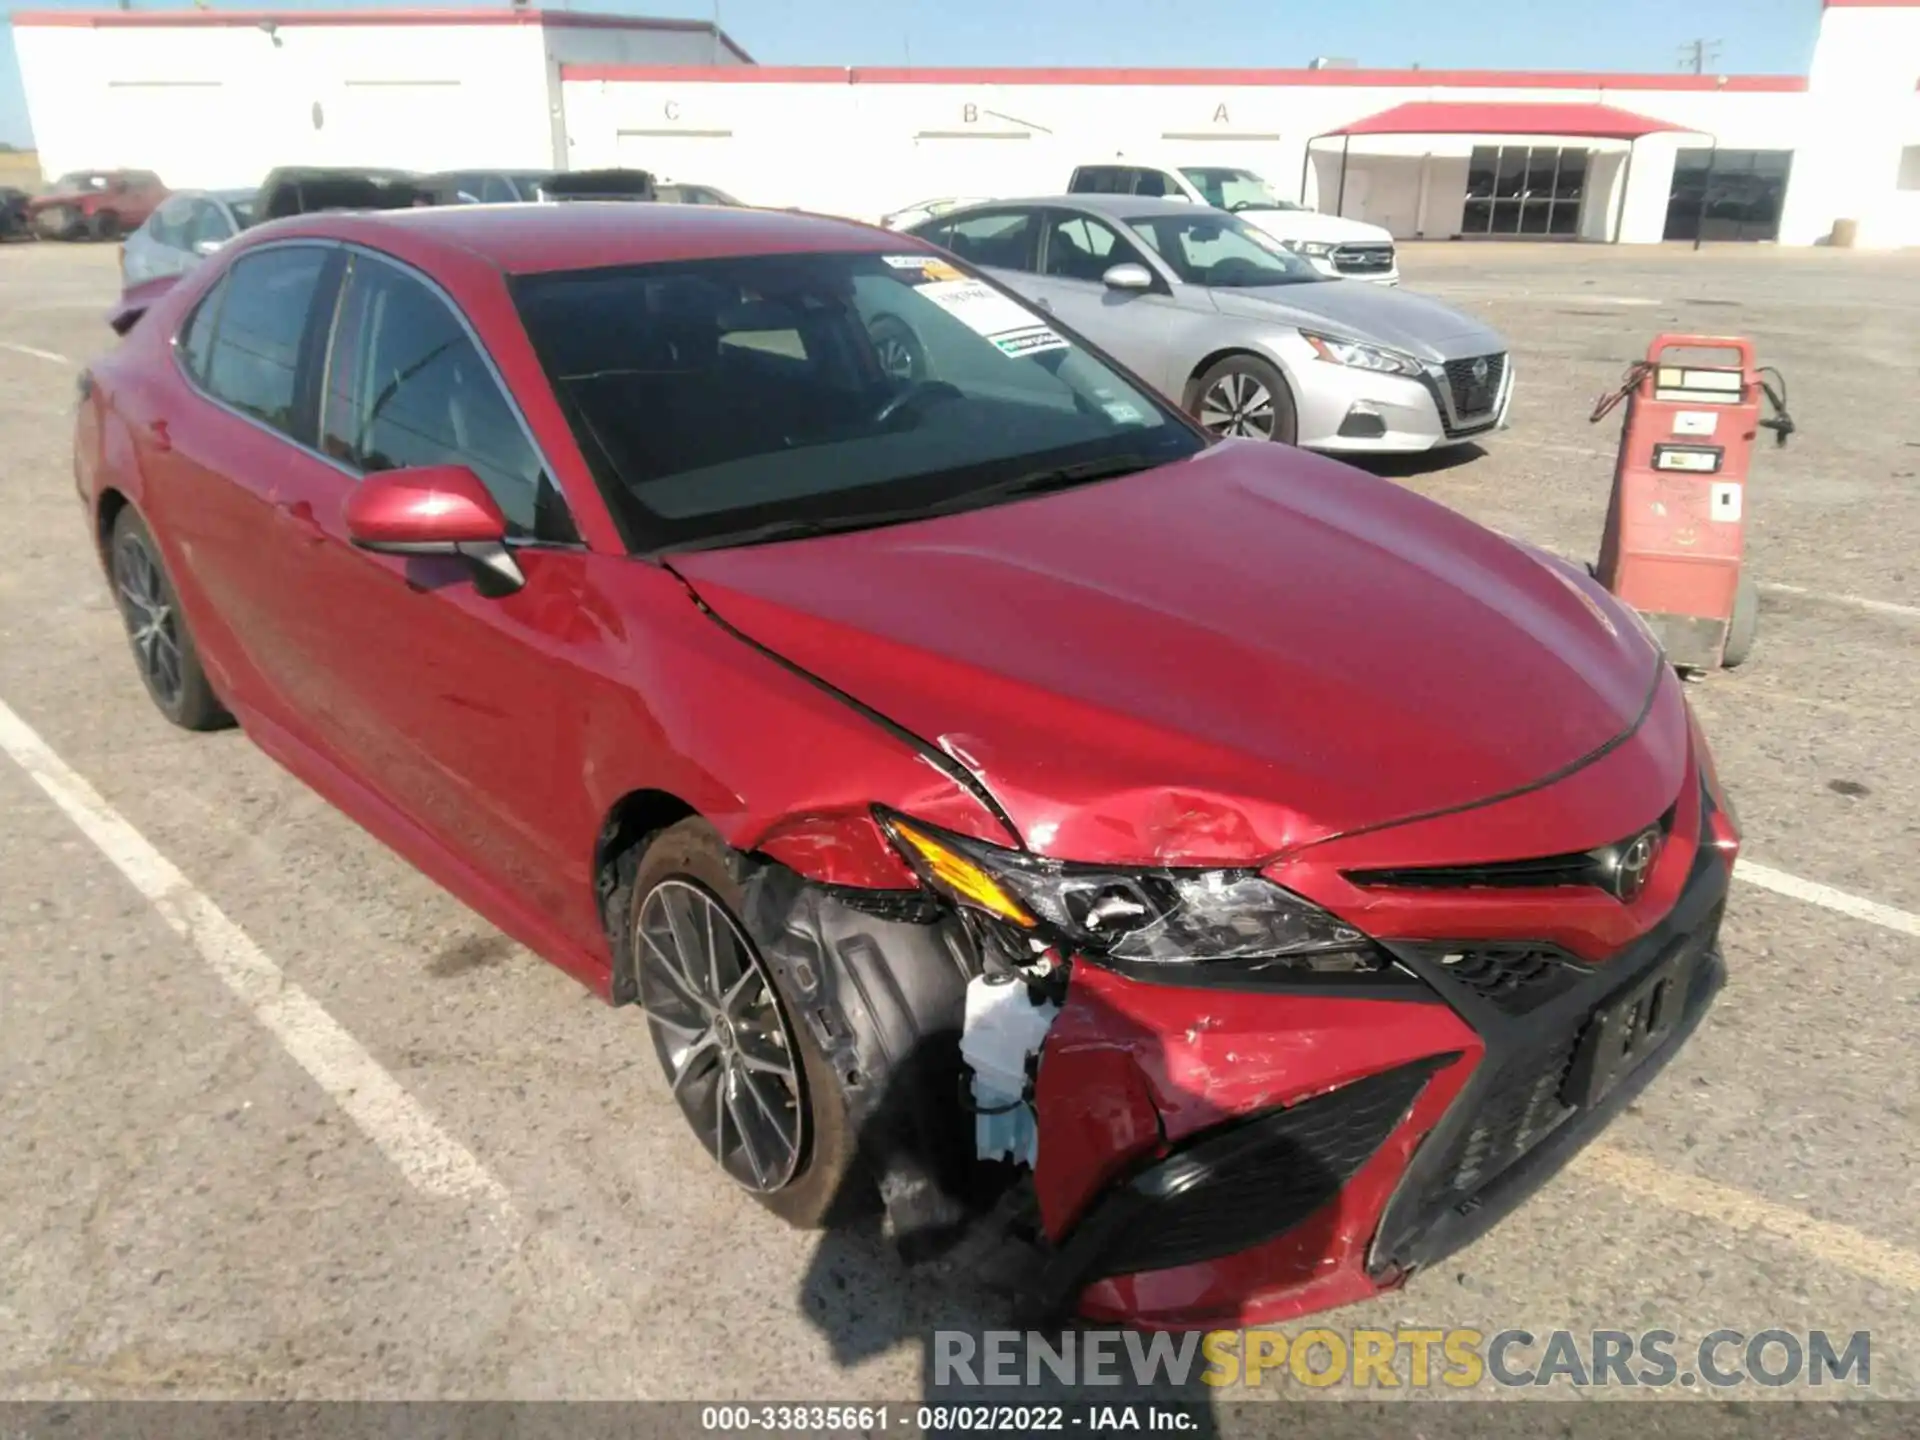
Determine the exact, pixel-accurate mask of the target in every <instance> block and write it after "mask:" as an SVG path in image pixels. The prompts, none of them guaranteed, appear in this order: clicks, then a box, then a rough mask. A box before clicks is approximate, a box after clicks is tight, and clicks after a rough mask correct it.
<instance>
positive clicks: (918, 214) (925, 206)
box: [880, 195, 987, 230]
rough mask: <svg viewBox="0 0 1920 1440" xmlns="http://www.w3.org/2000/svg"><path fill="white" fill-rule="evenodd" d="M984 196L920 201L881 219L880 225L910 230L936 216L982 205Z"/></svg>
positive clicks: (984, 200)
mask: <svg viewBox="0 0 1920 1440" xmlns="http://www.w3.org/2000/svg"><path fill="white" fill-rule="evenodd" d="M986 199H987V197H986V196H984V195H970V196H961V197H958V198H949V199H944V200H920V201H916V202H915V203H914V204H912V205H908V206H906V207H904V208H903V209H899V210H895V211H893V212H892V213H890V214H887V215H882V216H881V217H880V224H881V225H882V226H883V227H884V228H886V229H888V230H910V229H912V228H913V227H914V226H915V225H918V224H920V223H922V222H923V221H927V220H931V219H933V218H934V217H935V216H939V215H945V214H946V213H947V212H948V211H950V210H958V209H960V208H961V207H962V206H965V205H980V204H984V203H985V202H986Z"/></svg>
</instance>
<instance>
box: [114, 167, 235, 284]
mask: <svg viewBox="0 0 1920 1440" xmlns="http://www.w3.org/2000/svg"><path fill="white" fill-rule="evenodd" d="M258 199H259V191H257V190H176V191H174V193H173V194H171V195H169V196H168V197H167V198H166V199H165V200H164V201H162V202H161V203H160V207H159V208H158V209H157V210H155V211H154V212H153V214H151V215H149V216H148V217H147V223H146V224H144V225H142V226H141V227H140V228H139V229H138V230H136V231H134V232H133V233H132V234H131V235H129V236H128V237H127V238H126V241H125V242H124V243H123V244H122V245H121V247H120V281H121V283H122V284H123V285H140V284H144V283H145V282H146V281H148V280H153V279H156V278H158V277H159V276H162V275H184V274H185V273H186V272H187V271H189V270H191V269H192V268H193V267H194V266H195V265H198V264H199V263H200V262H201V261H202V260H204V259H206V257H207V256H209V255H211V254H213V253H214V252H215V251H216V250H218V249H219V248H220V247H221V246H222V245H224V244H226V243H227V241H229V240H231V239H232V238H233V237H234V236H236V235H238V234H239V233H240V232H241V231H242V230H244V229H246V228H247V227H248V226H249V225H251V224H252V223H253V207H254V204H255V202H256V201H257V200H258Z"/></svg>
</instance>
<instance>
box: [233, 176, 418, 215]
mask: <svg viewBox="0 0 1920 1440" xmlns="http://www.w3.org/2000/svg"><path fill="white" fill-rule="evenodd" d="M432 203H433V201H432V197H431V196H430V195H429V194H428V193H427V192H426V191H425V190H424V189H422V188H421V184H420V177H419V176H418V175H416V174H415V173H414V172H413V171H411V170H389V169H382V168H379V167H365V166H346V165H283V166H280V167H278V168H276V169H273V170H270V171H268V172H267V178H266V179H265V180H263V181H261V182H260V189H259V191H258V192H257V194H256V195H255V197H254V202H253V220H254V223H255V224H259V223H261V222H263V221H267V220H282V219H285V218H286V217H287V216H289V215H310V214H312V213H313V212H314V211H316V210H404V209H407V208H409V207H411V206H415V205H430V204H432Z"/></svg>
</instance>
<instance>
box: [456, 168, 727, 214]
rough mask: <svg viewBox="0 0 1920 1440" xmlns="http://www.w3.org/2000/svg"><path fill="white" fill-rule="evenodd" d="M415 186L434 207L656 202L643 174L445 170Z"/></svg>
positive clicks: (651, 184) (648, 177)
mask: <svg viewBox="0 0 1920 1440" xmlns="http://www.w3.org/2000/svg"><path fill="white" fill-rule="evenodd" d="M420 187H421V189H423V190H424V191H426V192H427V193H428V194H429V195H431V196H432V203H433V204H436V205H538V204H544V203H548V202H552V201H558V200H655V199H658V198H660V197H659V188H658V187H657V186H656V185H655V184H654V180H653V176H652V175H651V174H649V173H648V172H647V171H645V170H621V169H608V170H447V171H442V172H440V173H438V174H434V175H424V176H422V177H421V178H420ZM716 193H717V192H716Z"/></svg>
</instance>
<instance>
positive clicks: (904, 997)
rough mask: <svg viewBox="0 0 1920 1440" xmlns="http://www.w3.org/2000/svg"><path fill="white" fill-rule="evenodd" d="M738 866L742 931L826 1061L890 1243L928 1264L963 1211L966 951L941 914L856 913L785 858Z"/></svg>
mask: <svg viewBox="0 0 1920 1440" xmlns="http://www.w3.org/2000/svg"><path fill="white" fill-rule="evenodd" d="M743 863H746V864H747V866H748V869H747V871H746V875H745V895H744V902H743V905H742V910H741V917H740V918H741V920H742V921H743V922H744V923H745V925H746V929H747V933H748V935H750V936H751V937H752V939H753V942H754V944H755V945H756V946H757V947H758V948H759V950H760V953H761V955H762V956H763V957H764V958H765V959H766V960H767V962H768V965H769V966H770V968H771V969H772V971H773V977H774V981H775V983H776V984H777V985H778V986H779V987H780V991H781V994H782V996H783V998H784V999H785V1000H786V1002H787V1005H788V1008H789V1010H790V1012H791V1013H793V1015H794V1018H795V1020H796V1021H797V1023H799V1024H802V1025H805V1026H806V1027H807V1028H808V1029H809V1030H811V1031H812V1033H813V1036H814V1039H815V1040H816V1041H817V1042H818V1043H819V1046H820V1049H821V1052H822V1053H823V1054H824V1055H825V1056H826V1058H827V1062H828V1064H829V1065H831V1066H832V1069H833V1076H834V1080H835V1081H836V1082H837V1083H838V1084H839V1086H840V1089H841V1094H842V1096H843V1097H844V1100H845V1105H846V1115H847V1120H848V1122H849V1123H850V1124H851V1125H852V1126H853V1127H854V1129H855V1132H856V1134H857V1136H858V1139H859V1147H860V1155H861V1159H862V1161H863V1162H864V1165H865V1167H866V1170H867V1172H868V1174H869V1175H871V1177H872V1179H873V1181H874V1183H875V1184H876V1186H877V1187H878V1189H879V1191H880V1198H881V1202H882V1203H883V1204H884V1206H885V1207H886V1212H887V1227H888V1229H889V1230H890V1232H891V1234H892V1238H893V1241H894V1244H895V1246H896V1247H897V1248H898V1249H899V1251H900V1253H901V1254H902V1256H903V1257H904V1258H906V1259H907V1260H908V1261H910V1262H912V1261H918V1260H923V1259H930V1258H932V1257H933V1256H935V1255H937V1254H940V1253H942V1252H943V1251H944V1250H946V1249H947V1248H949V1247H950V1246H951V1245H952V1244H953V1243H955V1242H956V1241H957V1239H958V1238H959V1236H960V1235H961V1234H963V1233H964V1231H965V1229H966V1227H967V1226H968V1224H969V1223H970V1222H971V1221H972V1219H973V1218H974V1217H973V1204H972V1194H971V1184H972V1180H973V1173H972V1172H973V1160H972V1157H971V1156H970V1155H969V1154H968V1153H967V1135H966V1126H965V1113H964V1111H963V1110H962V1108H961V1106H960V1104H959V1103H958V1099H959V1096H960V1093H961V1089H960V1087H961V1082H962V1077H963V1076H964V1074H965V1071H964V1069H963V1068H962V1066H961V1062H960V1053H959V1038H960V1031H961V1027H962V1022H963V1018H964V1015H965V993H966V986H967V977H968V976H969V975H970V974H971V973H972V969H973V966H972V963H971V959H970V955H971V951H970V948H969V947H968V946H967V945H966V943H965V941H964V939H963V938H962V932H961V931H960V929H959V926H958V924H957V923H956V922H954V921H952V920H947V921H944V922H942V923H938V924H924V923H917V922H915V921H911V920H901V919H890V918H886V917H884V916H881V915H876V914H872V913H866V912H863V911H861V910H858V909H855V908H853V907H852V906H849V905H847V904H845V903H844V902H843V900H842V899H841V898H840V897H839V896H838V895H837V894H836V893H835V892H834V891H832V890H830V889H828V888H826V887H823V886H819V885H814V884H811V883H809V882H807V881H805V880H803V879H801V877H800V876H798V875H796V874H795V873H794V872H793V871H791V870H789V869H787V868H786V867H785V866H784V865H776V864H766V863H759V864H754V863H752V862H743Z"/></svg>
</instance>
